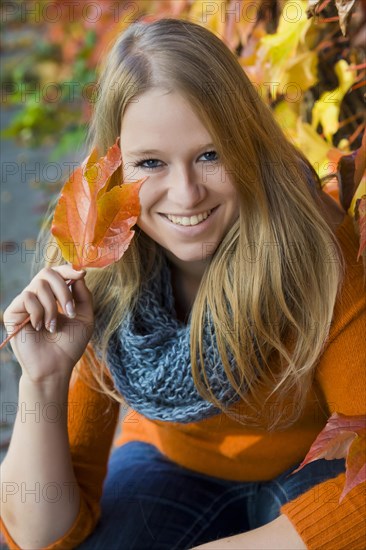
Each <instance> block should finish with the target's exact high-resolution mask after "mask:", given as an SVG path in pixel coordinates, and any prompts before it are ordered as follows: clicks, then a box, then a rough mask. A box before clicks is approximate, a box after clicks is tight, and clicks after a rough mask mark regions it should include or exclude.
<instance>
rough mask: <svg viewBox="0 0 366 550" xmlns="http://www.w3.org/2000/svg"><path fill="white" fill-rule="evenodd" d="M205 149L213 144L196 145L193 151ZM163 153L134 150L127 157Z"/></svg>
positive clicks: (159, 152)
mask: <svg viewBox="0 0 366 550" xmlns="http://www.w3.org/2000/svg"><path fill="white" fill-rule="evenodd" d="M206 147H214V144H213V143H206V144H203V145H198V146H197V147H195V148H194V150H198V149H205V148H206ZM163 153H164V151H159V149H136V150H133V151H127V154H128V155H136V156H140V155H161V154H163Z"/></svg>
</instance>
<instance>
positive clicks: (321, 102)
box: [311, 59, 356, 143]
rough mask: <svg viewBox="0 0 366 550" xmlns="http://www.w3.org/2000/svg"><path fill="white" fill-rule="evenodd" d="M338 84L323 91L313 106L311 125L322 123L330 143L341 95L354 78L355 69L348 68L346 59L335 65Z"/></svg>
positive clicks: (336, 126) (336, 122) (343, 94)
mask: <svg viewBox="0 0 366 550" xmlns="http://www.w3.org/2000/svg"><path fill="white" fill-rule="evenodd" d="M335 72H336V74H337V76H338V80H339V86H338V87H337V88H335V89H334V90H330V91H328V92H324V93H323V94H322V95H321V96H320V98H319V99H318V100H317V101H316V102H315V104H314V107H313V119H312V123H311V125H312V127H313V128H314V129H315V130H316V128H317V127H318V124H321V125H322V128H323V133H324V136H325V138H326V140H327V141H328V142H329V143H332V136H333V135H334V134H335V133H336V132H337V130H338V127H339V110H340V105H341V101H342V99H343V97H344V96H345V94H346V93H347V91H348V90H349V88H350V87H351V86H352V84H353V83H354V81H355V78H356V71H355V70H350V68H349V65H348V63H347V61H345V60H344V59H340V60H339V61H338V62H337V63H336V65H335Z"/></svg>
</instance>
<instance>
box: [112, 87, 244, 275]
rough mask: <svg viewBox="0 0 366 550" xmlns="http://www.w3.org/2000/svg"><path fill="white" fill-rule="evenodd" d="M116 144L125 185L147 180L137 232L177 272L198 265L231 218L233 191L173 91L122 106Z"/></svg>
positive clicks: (234, 214)
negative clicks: (150, 241)
mask: <svg viewBox="0 0 366 550" xmlns="http://www.w3.org/2000/svg"><path fill="white" fill-rule="evenodd" d="M120 145H121V150H122V155H123V158H122V161H123V169H124V176H125V177H124V179H125V181H134V180H137V179H141V178H143V177H145V176H149V178H148V179H147V181H146V182H145V183H144V184H143V185H142V187H141V191H140V203H141V215H140V217H139V219H138V222H137V225H138V226H139V227H140V228H141V229H142V230H143V231H144V232H145V233H146V234H147V235H148V236H149V237H151V238H152V239H153V240H154V241H156V242H157V243H158V244H160V245H161V246H162V247H163V248H164V249H165V250H166V253H167V256H168V257H169V258H170V260H171V261H172V262H173V263H174V264H175V265H177V266H179V265H182V262H184V267H185V268H186V267H188V265H187V264H192V268H193V266H194V265H195V264H197V263H198V264H200V263H206V262H207V260H208V259H209V257H210V256H211V255H212V254H213V253H214V251H215V250H216V248H217V246H218V245H219V243H220V242H221V240H222V239H223V237H224V236H225V235H226V233H227V232H228V230H229V229H230V228H231V226H232V225H233V223H234V221H235V220H236V219H237V218H238V215H239V201H238V195H237V192H236V190H235V188H234V186H233V184H232V181H231V179H230V177H229V174H228V173H227V172H226V170H225V168H224V166H223V165H222V164H221V162H220V159H218V155H217V154H216V152H215V148H214V145H213V144H212V137H211V136H210V134H209V133H208V131H207V130H206V128H205V127H204V126H203V125H202V123H201V121H200V120H199V119H198V117H197V115H196V114H195V113H194V111H193V110H192V108H191V107H190V105H189V104H188V103H187V101H186V100H185V99H184V98H183V97H182V96H181V95H180V94H178V93H177V92H169V93H167V92H165V91H164V90H162V89H153V90H150V91H149V92H147V93H145V94H143V95H141V96H139V97H138V98H137V100H136V101H135V102H132V103H130V104H129V105H128V107H127V109H126V111H125V114H124V116H123V119H122V126H121V136H120Z"/></svg>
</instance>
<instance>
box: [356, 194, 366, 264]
mask: <svg viewBox="0 0 366 550" xmlns="http://www.w3.org/2000/svg"><path fill="white" fill-rule="evenodd" d="M355 219H356V221H357V222H358V227H359V230H360V248H359V249H358V255H357V261H358V259H359V257H360V256H361V254H362V253H363V251H364V250H365V249H366V195H363V196H362V197H361V198H360V199H357V201H356V205H355Z"/></svg>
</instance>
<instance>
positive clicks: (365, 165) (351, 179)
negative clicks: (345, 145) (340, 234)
mask: <svg viewBox="0 0 366 550" xmlns="http://www.w3.org/2000/svg"><path fill="white" fill-rule="evenodd" d="M365 170H366V131H364V133H363V137H362V143H361V147H359V149H357V150H356V151H353V152H352V153H350V154H349V155H342V156H341V157H340V159H339V161H338V166H337V173H338V183H339V199H340V201H341V204H342V206H343V208H344V209H345V210H348V209H349V207H350V205H351V202H352V197H353V195H354V194H355V192H356V190H357V187H358V186H359V184H360V182H361V179H362V176H363V174H364V173H365Z"/></svg>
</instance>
